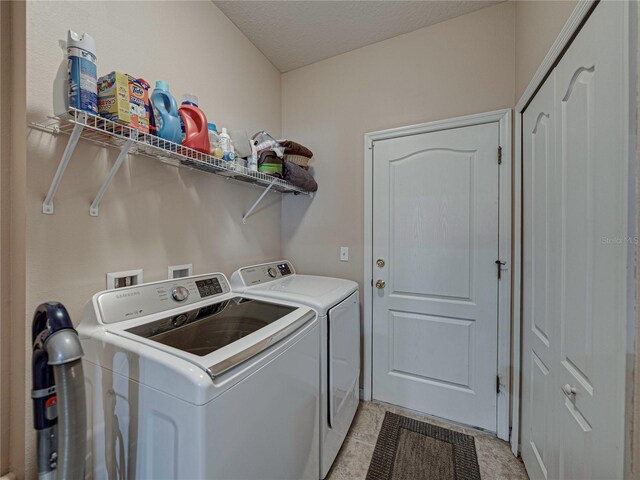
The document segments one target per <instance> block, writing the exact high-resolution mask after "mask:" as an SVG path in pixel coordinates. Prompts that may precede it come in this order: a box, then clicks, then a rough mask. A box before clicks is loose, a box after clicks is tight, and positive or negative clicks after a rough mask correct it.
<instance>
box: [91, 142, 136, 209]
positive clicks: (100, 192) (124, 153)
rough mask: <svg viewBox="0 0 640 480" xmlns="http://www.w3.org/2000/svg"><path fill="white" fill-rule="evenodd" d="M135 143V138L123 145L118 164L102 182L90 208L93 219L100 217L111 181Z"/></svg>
mask: <svg viewBox="0 0 640 480" xmlns="http://www.w3.org/2000/svg"><path fill="white" fill-rule="evenodd" d="M134 141H135V140H134V139H133V138H130V139H129V140H127V141H126V142H125V144H124V145H122V147H120V154H119V155H118V158H116V163H114V164H113V167H111V170H110V171H109V175H107V178H105V179H104V182H102V186H101V187H100V190H98V194H97V195H96V198H95V199H94V200H93V202H92V203H91V206H90V207H89V215H91V216H92V217H97V216H98V213H99V208H100V202H101V201H102V197H104V194H105V192H106V191H107V188H109V185H111V181H112V180H113V177H115V176H116V173H118V170H120V166H122V162H124V160H125V158H127V155H128V154H129V149H131V146H132V145H133V143H134Z"/></svg>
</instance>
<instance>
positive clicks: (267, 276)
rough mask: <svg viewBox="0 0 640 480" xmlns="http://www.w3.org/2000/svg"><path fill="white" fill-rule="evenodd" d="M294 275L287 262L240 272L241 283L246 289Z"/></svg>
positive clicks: (268, 264)
mask: <svg viewBox="0 0 640 480" xmlns="http://www.w3.org/2000/svg"><path fill="white" fill-rule="evenodd" d="M294 273H296V271H295V270H294V269H293V265H291V262H289V261H287V260H283V261H281V262H274V263H266V264H264V265H257V266H254V267H247V268H243V269H241V270H240V275H241V277H242V283H243V284H244V285H245V286H247V287H249V286H251V285H259V284H261V283H266V282H270V281H272V280H277V279H279V278H282V277H286V276H287V275H293V274H294Z"/></svg>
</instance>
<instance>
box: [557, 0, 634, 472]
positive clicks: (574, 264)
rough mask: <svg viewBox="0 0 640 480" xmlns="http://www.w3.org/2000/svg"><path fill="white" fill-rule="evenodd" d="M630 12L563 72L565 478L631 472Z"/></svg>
mask: <svg viewBox="0 0 640 480" xmlns="http://www.w3.org/2000/svg"><path fill="white" fill-rule="evenodd" d="M624 12H625V5H624V3H623V2H601V3H600V4H599V5H598V7H596V10H595V11H594V13H593V14H592V18H590V19H589V20H588V21H587V23H586V24H585V26H584V27H583V29H582V31H581V32H580V34H579V35H578V36H577V38H576V39H575V41H574V42H573V44H572V45H571V47H570V48H569V50H568V51H567V52H566V54H565V56H564V57H563V59H562V61H561V62H560V64H559V65H558V67H557V69H556V70H557V71H556V85H557V88H556V94H557V95H556V115H557V118H558V123H557V131H558V135H557V155H558V160H559V162H560V165H561V176H560V181H561V200H560V202H561V203H560V215H561V230H560V232H559V233H560V237H561V239H562V242H561V244H560V261H559V263H558V265H557V270H558V274H559V277H560V284H559V293H560V301H561V303H560V305H559V307H560V309H559V311H558V317H557V318H558V321H557V322H556V323H554V325H555V327H556V328H555V331H554V333H553V335H554V337H555V338H556V339H557V340H558V342H559V343H558V349H557V355H558V367H559V368H558V375H557V386H556V388H555V389H554V399H553V402H554V403H553V404H554V405H556V404H559V405H560V408H559V409H558V417H557V425H556V428H557V429H558V432H560V442H559V446H558V447H559V459H558V463H559V465H558V469H559V470H558V478H561V479H563V478H567V479H578V478H579V479H604V478H622V473H623V472H622V453H623V432H624V429H623V421H624V373H625V353H624V350H625V349H624V327H625V319H626V295H625V293H626V264H627V243H626V237H627V235H628V232H627V201H628V200H627V173H628V161H627V159H626V158H624V151H625V149H624V141H625V140H624V139H625V134H624V131H623V128H625V122H624V112H625V110H626V109H625V106H624V105H623V102H622V99H623V87H624V62H625V61H626V59H625V58H623V52H624V51H625V49H624V45H623V39H624V35H623V32H624V30H625V29H624V24H625V21H626V20H625V15H624ZM572 391H575V393H572Z"/></svg>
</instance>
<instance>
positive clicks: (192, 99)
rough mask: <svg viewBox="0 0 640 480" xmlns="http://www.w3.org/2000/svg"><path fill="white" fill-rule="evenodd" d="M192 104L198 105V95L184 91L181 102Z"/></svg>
mask: <svg viewBox="0 0 640 480" xmlns="http://www.w3.org/2000/svg"><path fill="white" fill-rule="evenodd" d="M185 103H186V104H187V105H193V106H195V107H197V106H198V97H196V96H195V95H191V94H190V93H185V94H184V95H182V104H183V105H184V104H185Z"/></svg>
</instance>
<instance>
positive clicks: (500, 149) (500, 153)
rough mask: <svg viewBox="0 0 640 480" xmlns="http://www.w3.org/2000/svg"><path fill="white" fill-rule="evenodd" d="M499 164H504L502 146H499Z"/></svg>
mask: <svg viewBox="0 0 640 480" xmlns="http://www.w3.org/2000/svg"><path fill="white" fill-rule="evenodd" d="M498 165H502V147H498Z"/></svg>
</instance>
